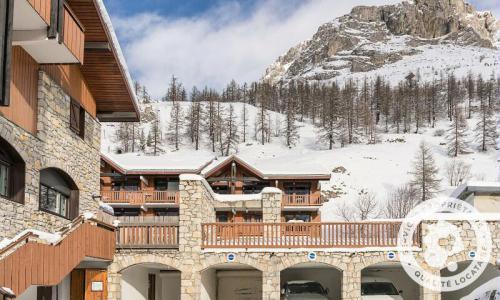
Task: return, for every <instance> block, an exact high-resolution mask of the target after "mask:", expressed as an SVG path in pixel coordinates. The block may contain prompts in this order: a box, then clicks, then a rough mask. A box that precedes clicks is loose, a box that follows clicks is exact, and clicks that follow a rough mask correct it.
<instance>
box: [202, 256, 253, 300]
mask: <svg viewBox="0 0 500 300" xmlns="http://www.w3.org/2000/svg"><path fill="white" fill-rule="evenodd" d="M201 300H262V272H261V271H259V270H257V269H255V268H253V267H251V266H248V265H244V264H235V263H228V264H220V265H215V266H212V267H210V268H207V269H205V270H203V271H202V272H201Z"/></svg>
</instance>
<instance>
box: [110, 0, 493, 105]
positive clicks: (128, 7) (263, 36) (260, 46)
mask: <svg viewBox="0 0 500 300" xmlns="http://www.w3.org/2000/svg"><path fill="white" fill-rule="evenodd" d="M498 1H500V0H471V2H472V3H473V4H474V5H475V6H476V7H477V8H478V9H480V10H492V11H494V13H495V14H496V16H500V8H499V7H500V5H498ZM104 2H105V4H106V7H107V8H108V11H109V12H110V14H111V17H112V19H113V24H114V27H115V29H116V31H117V34H118V38H119V40H120V43H121V45H122V48H123V50H124V53H125V56H126V59H127V63H128V65H129V69H130V71H131V73H132V76H133V77H134V79H136V80H139V81H140V82H141V83H143V84H145V85H146V86H147V87H148V88H149V90H150V92H151V94H152V95H153V96H155V97H160V96H162V95H163V94H164V93H165V91H166V86H167V82H168V79H169V78H170V77H171V76H172V75H175V76H176V77H179V78H180V80H181V81H182V82H183V83H184V85H185V86H186V87H187V88H188V89H190V88H191V86H193V85H197V86H199V87H203V86H205V85H207V86H210V87H215V88H219V89H220V88H222V87H223V86H224V85H225V84H226V83H228V82H229V81H230V80H231V79H235V80H236V81H239V82H243V81H247V82H248V81H254V80H258V79H259V78H260V77H261V76H262V75H263V74H264V72H265V69H266V67H267V66H269V65H270V64H272V63H273V62H274V61H275V59H276V58H277V57H278V56H280V55H282V54H284V53H285V52H286V51H287V50H288V49H289V48H290V47H292V46H294V45H296V44H297V43H299V42H301V41H304V40H306V39H308V38H310V37H311V36H312V35H313V34H314V33H315V32H316V30H317V28H318V26H320V25H321V24H323V23H325V22H328V21H330V20H333V19H334V18H336V17H338V16H340V15H343V14H345V13H348V12H349V11H350V10H351V8H352V7H353V6H356V5H380V4H387V3H395V2H400V0H104Z"/></svg>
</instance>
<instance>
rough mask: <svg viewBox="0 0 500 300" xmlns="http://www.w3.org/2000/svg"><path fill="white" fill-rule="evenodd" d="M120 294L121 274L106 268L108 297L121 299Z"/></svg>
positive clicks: (109, 299)
mask: <svg viewBox="0 0 500 300" xmlns="http://www.w3.org/2000/svg"><path fill="white" fill-rule="evenodd" d="M121 296H122V274H120V273H115V272H111V271H109V270H108V299H107V300H121V298H122V297H121Z"/></svg>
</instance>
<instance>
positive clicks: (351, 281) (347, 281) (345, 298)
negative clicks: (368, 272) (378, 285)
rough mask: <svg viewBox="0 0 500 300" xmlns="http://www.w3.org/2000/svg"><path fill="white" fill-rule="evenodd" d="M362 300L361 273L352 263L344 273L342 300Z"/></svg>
mask: <svg viewBox="0 0 500 300" xmlns="http://www.w3.org/2000/svg"><path fill="white" fill-rule="evenodd" d="M359 299H361V271H359V270H357V269H356V268H354V264H353V263H350V264H348V265H347V268H346V269H345V270H344V271H343V272H342V300H359Z"/></svg>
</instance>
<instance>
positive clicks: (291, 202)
mask: <svg viewBox="0 0 500 300" xmlns="http://www.w3.org/2000/svg"><path fill="white" fill-rule="evenodd" d="M281 203H282V206H320V205H321V204H322V203H323V202H322V200H321V195H319V194H306V195H299V194H283V200H282V202H281Z"/></svg>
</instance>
